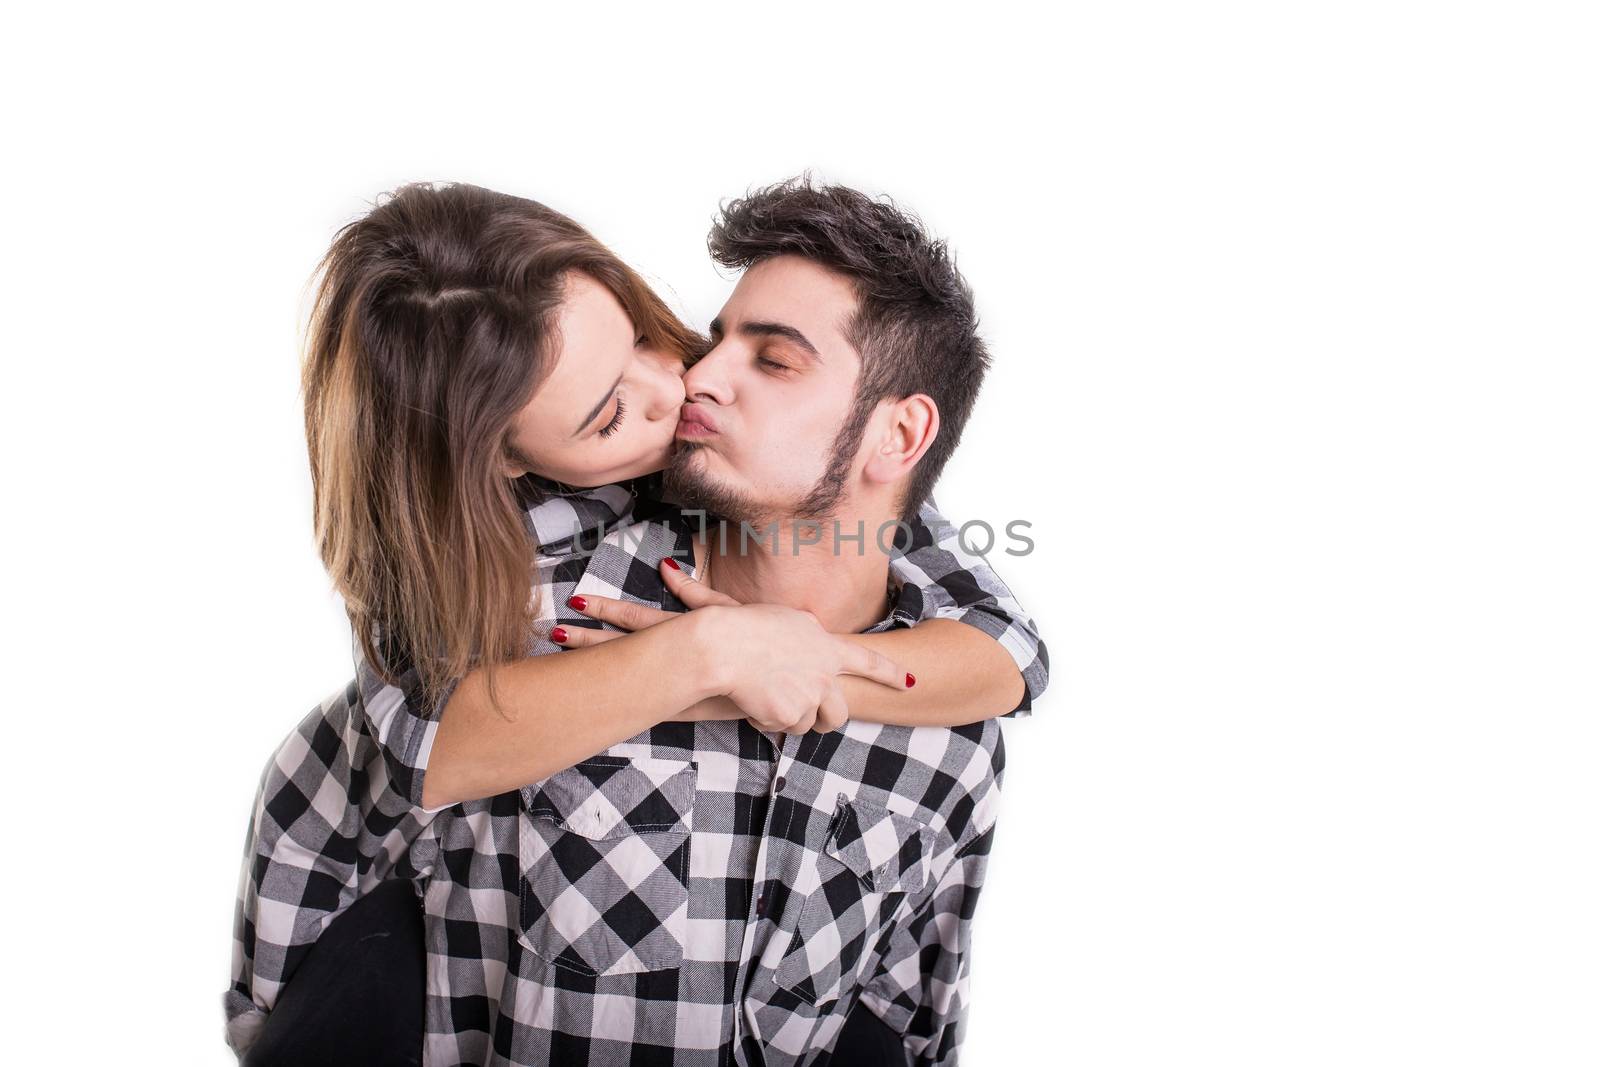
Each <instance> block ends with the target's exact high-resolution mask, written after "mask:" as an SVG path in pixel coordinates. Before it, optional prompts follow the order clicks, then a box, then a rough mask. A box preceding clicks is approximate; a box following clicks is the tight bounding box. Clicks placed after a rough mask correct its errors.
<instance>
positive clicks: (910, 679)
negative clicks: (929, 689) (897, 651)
mask: <svg viewBox="0 0 1600 1067" xmlns="http://www.w3.org/2000/svg"><path fill="white" fill-rule="evenodd" d="M916 684H917V676H916V675H914V674H912V673H911V672H910V671H907V672H906V688H907V689H910V688H911V687H912V686H914V685H916Z"/></svg>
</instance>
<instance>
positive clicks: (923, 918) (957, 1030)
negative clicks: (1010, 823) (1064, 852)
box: [861, 826, 994, 1067]
mask: <svg viewBox="0 0 1600 1067" xmlns="http://www.w3.org/2000/svg"><path fill="white" fill-rule="evenodd" d="M993 841H994V828H993V827H992V826H991V827H990V828H989V829H988V830H986V831H984V832H983V833H982V834H980V835H978V836H977V837H975V838H973V840H971V841H970V842H968V843H967V844H966V845H965V846H963V847H962V849H961V850H960V851H959V852H958V853H957V854H956V858H955V859H954V861H952V862H951V863H950V865H949V866H948V867H946V868H945V871H944V874H943V875H941V876H940V878H939V880H938V882H937V883H936V884H935V886H934V888H933V891H932V893H930V894H929V895H928V896H927V898H926V899H925V900H924V901H923V902H922V903H921V905H920V907H919V908H918V909H917V912H916V913H915V914H914V915H913V916H912V917H911V918H910V919H909V920H906V921H904V922H902V923H900V924H899V926H898V927H897V928H896V929H895V932H894V934H893V935H892V937H891V940H890V943H889V947H888V949H887V951H885V952H884V954H883V955H882V957H880V960H879V963H878V966H877V970H876V971H874V973H873V975H872V976H871V977H870V978H869V979H868V980H867V982H866V984H865V985H864V986H863V987H862V990H861V1004H862V1005H863V1006H865V1007H866V1008H867V1010H868V1011H871V1012H872V1013H873V1014H874V1015H876V1016H878V1018H880V1019H882V1020H883V1021H884V1022H885V1023H886V1024H888V1025H889V1026H890V1027H891V1028H892V1029H894V1030H895V1031H896V1032H897V1033H900V1034H903V1035H905V1036H904V1041H905V1047H906V1051H907V1053H909V1054H910V1065H911V1067H948V1065H951V1064H954V1063H956V1062H957V1057H958V1054H959V1051H960V1048H961V1042H962V1039H963V1038H964V1037H965V1036H966V1022H967V1005H968V1004H969V1003H970V1002H971V976H972V953H971V948H972V916H973V911H974V909H975V907H976V905H977V902H978V892H979V890H981V889H982V888H983V876H984V870H985V868H986V867H987V865H988V861H989V851H990V847H991V845H992V844H993Z"/></svg>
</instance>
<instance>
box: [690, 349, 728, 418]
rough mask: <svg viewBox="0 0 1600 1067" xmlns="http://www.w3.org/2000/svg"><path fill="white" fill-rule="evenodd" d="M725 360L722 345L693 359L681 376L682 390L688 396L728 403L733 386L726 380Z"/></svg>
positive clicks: (691, 398) (716, 402)
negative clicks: (692, 363)
mask: <svg viewBox="0 0 1600 1067" xmlns="http://www.w3.org/2000/svg"><path fill="white" fill-rule="evenodd" d="M727 362H728V361H727V359H726V352H725V351H724V350H723V346H722V345H717V346H716V347H715V348H713V349H712V350H711V351H709V352H707V353H706V354H705V355H703V356H701V357H700V358H699V359H698V360H697V361H695V364H694V366H692V367H690V368H689V371H688V373H686V374H685V375H684V376H683V391H684V392H685V393H686V394H688V398H689V399H690V400H691V401H698V400H703V401H707V402H709V403H713V404H727V403H729V402H730V401H731V400H732V399H733V387H732V385H731V384H730V383H729V381H728V373H727V371H728V367H727Z"/></svg>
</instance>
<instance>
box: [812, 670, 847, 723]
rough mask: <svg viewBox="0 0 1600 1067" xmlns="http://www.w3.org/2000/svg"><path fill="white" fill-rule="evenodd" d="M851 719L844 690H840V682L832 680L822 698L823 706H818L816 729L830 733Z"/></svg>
mask: <svg viewBox="0 0 1600 1067" xmlns="http://www.w3.org/2000/svg"><path fill="white" fill-rule="evenodd" d="M849 719H850V708H849V706H848V705H846V704H845V700H844V692H843V691H842V690H840V688H839V683H837V682H832V683H830V684H829V685H828V692H827V694H826V695H824V696H823V698H822V706H821V707H819V708H817V722H816V725H815V726H814V727H812V728H813V729H814V730H816V731H818V732H819V733H829V732H831V731H833V730H837V729H838V728H839V727H841V726H843V725H844V724H845V723H846V722H848V721H849Z"/></svg>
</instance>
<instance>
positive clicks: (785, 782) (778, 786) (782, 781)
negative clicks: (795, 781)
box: [773, 774, 789, 793]
mask: <svg viewBox="0 0 1600 1067" xmlns="http://www.w3.org/2000/svg"><path fill="white" fill-rule="evenodd" d="M788 784H789V779H787V778H785V777H784V776H783V775H781V774H780V775H778V780H777V781H776V782H774V783H773V788H774V789H775V790H777V791H778V792H779V793H781V792H783V787H784V786H786V785H788Z"/></svg>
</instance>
